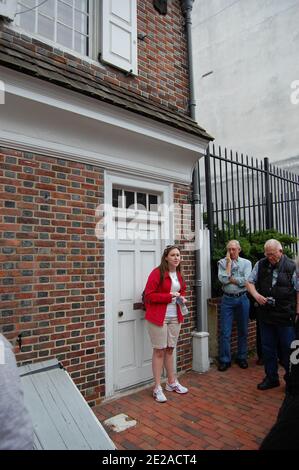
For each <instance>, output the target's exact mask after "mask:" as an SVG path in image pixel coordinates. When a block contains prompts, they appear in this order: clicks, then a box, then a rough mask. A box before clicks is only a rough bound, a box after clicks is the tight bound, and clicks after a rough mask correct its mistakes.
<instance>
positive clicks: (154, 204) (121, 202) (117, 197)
mask: <svg viewBox="0 0 299 470" xmlns="http://www.w3.org/2000/svg"><path fill="white" fill-rule="evenodd" d="M112 204H113V207H115V208H118V209H133V210H144V211H150V212H158V196H157V195H156V194H149V193H144V192H140V191H130V190H127V189H119V188H113V190H112Z"/></svg>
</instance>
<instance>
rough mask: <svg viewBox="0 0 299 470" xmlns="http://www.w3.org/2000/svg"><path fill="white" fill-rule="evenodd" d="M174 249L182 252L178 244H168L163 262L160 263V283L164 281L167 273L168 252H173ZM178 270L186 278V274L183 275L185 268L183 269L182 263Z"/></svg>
mask: <svg viewBox="0 0 299 470" xmlns="http://www.w3.org/2000/svg"><path fill="white" fill-rule="evenodd" d="M174 249H177V250H179V252H180V254H181V249H180V248H179V247H178V246H177V245H167V246H166V248H165V249H164V251H163V255H162V258H161V263H160V265H159V269H160V283H161V282H163V280H164V276H165V273H166V271H168V262H167V260H166V256H168V254H169V253H170V252H171V250H174ZM176 271H177V272H179V273H180V274H181V276H182V278H183V280H184V275H183V270H182V267H181V263H180V264H179V265H178V266H177V268H176Z"/></svg>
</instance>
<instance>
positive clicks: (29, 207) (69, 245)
mask: <svg viewBox="0 0 299 470" xmlns="http://www.w3.org/2000/svg"><path fill="white" fill-rule="evenodd" d="M0 162H1V163H0V208H1V211H0V212H1V215H0V232H1V234H0V246H1V248H0V249H1V251H0V295H1V316H0V321H1V327H2V328H3V332H4V334H5V335H6V336H7V338H8V339H11V340H12V339H15V338H16V336H17V335H18V334H19V333H20V332H22V336H23V347H22V352H21V353H18V354H17V360H18V361H19V362H20V363H21V364H24V363H26V362H34V361H40V360H43V359H49V358H50V357H53V356H54V357H57V358H58V359H59V360H60V361H62V363H63V365H64V366H66V368H67V370H68V372H70V374H71V376H72V378H73V380H74V381H75V383H76V384H77V385H78V386H79V388H80V389H81V391H82V392H83V393H84V395H85V396H86V398H87V399H88V400H89V401H90V402H91V403H93V402H94V403H95V402H96V400H97V399H98V397H99V395H103V394H104V385H105V379H104V375H105V370H104V361H105V359H104V346H105V345H104V246H103V242H102V241H98V240H97V239H96V238H95V235H94V229H95V224H96V220H95V209H96V207H97V205H98V204H101V203H102V202H103V191H104V188H103V171H102V170H101V169H99V168H97V167H94V166H89V165H83V164H80V163H72V162H69V161H66V160H59V159H55V158H46V157H42V156H39V155H33V154H28V153H23V152H16V151H12V150H8V149H0Z"/></svg>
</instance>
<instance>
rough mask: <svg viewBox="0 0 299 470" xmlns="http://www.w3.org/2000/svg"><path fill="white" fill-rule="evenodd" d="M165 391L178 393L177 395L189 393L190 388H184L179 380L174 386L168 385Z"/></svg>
mask: <svg viewBox="0 0 299 470" xmlns="http://www.w3.org/2000/svg"><path fill="white" fill-rule="evenodd" d="M165 390H167V392H176V393H187V392H188V388H187V387H183V385H181V384H180V382H179V381H178V380H176V381H175V382H174V383H173V384H168V383H167V384H166V386H165Z"/></svg>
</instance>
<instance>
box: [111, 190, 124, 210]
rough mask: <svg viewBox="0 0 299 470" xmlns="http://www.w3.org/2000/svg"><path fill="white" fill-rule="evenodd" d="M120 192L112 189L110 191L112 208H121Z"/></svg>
mask: <svg viewBox="0 0 299 470" xmlns="http://www.w3.org/2000/svg"><path fill="white" fill-rule="evenodd" d="M121 195H122V190H121V189H113V190H112V205H113V207H120V208H121V207H122V197H121Z"/></svg>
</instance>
